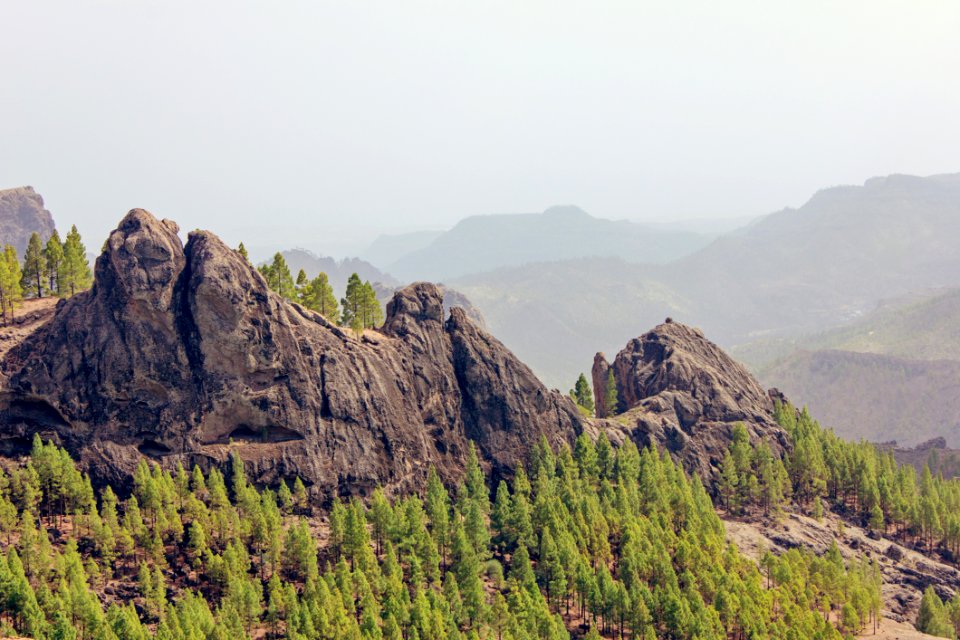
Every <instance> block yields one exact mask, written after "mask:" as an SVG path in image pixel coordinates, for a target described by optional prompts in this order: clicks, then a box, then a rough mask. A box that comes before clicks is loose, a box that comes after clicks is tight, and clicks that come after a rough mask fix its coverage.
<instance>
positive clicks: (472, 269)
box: [386, 206, 712, 280]
mask: <svg viewBox="0 0 960 640" xmlns="http://www.w3.org/2000/svg"><path fill="white" fill-rule="evenodd" d="M711 239H712V236H706V235H701V234H697V233H692V232H689V231H677V230H671V229H661V228H655V227H652V226H647V225H642V224H638V223H635V222H629V221H626V220H604V219H601V218H594V217H593V216H591V215H589V214H588V213H586V212H585V211H583V210H582V209H579V208H577V207H572V206H565V207H551V208H550V209H547V210H546V211H544V212H543V213H524V214H504V215H486V216H472V217H469V218H465V219H463V220H461V221H460V222H459V223H457V225H456V226H455V227H454V228H453V229H451V230H449V231H447V232H445V233H443V234H442V235H440V236H439V237H437V238H436V239H434V240H433V241H432V242H430V244H429V245H427V246H426V247H424V248H422V249H419V250H417V251H413V252H412V253H409V254H407V255H405V256H403V257H402V258H400V259H398V260H396V261H395V262H393V263H390V264H388V265H387V267H386V268H387V270H388V271H389V272H390V273H392V274H394V275H395V276H396V277H398V278H401V279H404V280H421V279H426V280H450V279H453V278H457V277H460V276H465V275H467V274H473V273H480V272H485V271H490V270H493V269H498V268H500V267H508V266H519V265H525V264H529V263H535V262H543V261H555V260H570V259H577V258H586V257H594V256H597V257H618V258H622V259H623V260H628V261H630V262H637V263H662V262H667V261H670V260H674V259H676V258H679V257H680V256H683V255H686V254H688V253H691V252H692V251H695V250H697V249H699V248H700V247H703V246H704V245H706V244H707V243H708V242H709V241H710V240H711Z"/></svg>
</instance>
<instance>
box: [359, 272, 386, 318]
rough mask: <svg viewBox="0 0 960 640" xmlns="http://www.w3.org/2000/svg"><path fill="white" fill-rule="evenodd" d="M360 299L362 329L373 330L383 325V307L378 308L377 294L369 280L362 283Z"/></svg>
mask: <svg viewBox="0 0 960 640" xmlns="http://www.w3.org/2000/svg"><path fill="white" fill-rule="evenodd" d="M361 299H362V302H361V305H362V309H363V326H364V328H365V329H374V328H376V327H378V326H379V325H381V324H383V307H381V306H380V301H379V300H377V292H376V290H375V289H374V288H373V285H371V284H370V281H369V280H368V281H367V282H364V283H363V289H362V292H361Z"/></svg>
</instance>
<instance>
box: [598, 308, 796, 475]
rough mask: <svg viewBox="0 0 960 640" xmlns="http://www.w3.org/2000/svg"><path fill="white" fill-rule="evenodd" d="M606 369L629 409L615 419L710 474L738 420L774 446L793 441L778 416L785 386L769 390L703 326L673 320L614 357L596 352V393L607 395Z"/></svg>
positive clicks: (636, 436)
mask: <svg viewBox="0 0 960 640" xmlns="http://www.w3.org/2000/svg"><path fill="white" fill-rule="evenodd" d="M608 369H612V370H613V376H614V380H615V381H616V384H617V394H618V399H619V403H620V409H622V410H625V412H624V413H623V414H622V415H621V416H618V417H617V418H616V419H615V420H614V421H615V422H617V423H619V424H621V425H625V427H624V428H625V429H626V430H627V431H628V432H629V434H630V435H631V436H632V437H633V438H634V439H635V440H636V441H637V442H638V443H639V444H640V445H643V446H645V445H648V444H656V445H658V446H660V447H661V448H665V449H667V450H668V451H670V452H671V453H673V454H674V455H676V456H677V457H678V458H680V459H681V460H682V461H683V463H684V465H685V466H686V468H687V469H688V470H689V471H697V472H699V473H700V474H701V475H702V476H704V477H710V476H712V475H713V473H714V471H715V469H716V468H717V467H718V466H719V464H720V462H721V460H722V459H723V455H724V453H725V452H726V450H727V448H728V447H729V443H730V439H731V436H732V433H733V427H734V426H735V425H736V424H737V423H743V424H744V426H745V427H746V428H747V431H748V432H749V433H750V436H751V439H753V440H758V439H764V440H766V441H767V442H768V443H769V444H770V445H771V447H772V448H773V449H774V451H775V452H780V451H783V450H784V449H786V448H787V447H788V439H787V435H786V433H785V432H784V431H783V430H782V429H781V428H780V427H779V426H778V425H777V424H776V421H775V420H774V418H773V410H774V400H775V399H782V396H780V394H779V392H777V391H776V390H771V391H764V390H763V388H762V387H761V386H760V385H759V383H758V382H757V381H756V379H754V378H753V376H752V375H750V373H749V372H748V371H747V370H746V369H745V368H744V367H743V366H742V365H740V364H739V363H737V362H736V361H735V360H733V359H732V358H730V356H728V355H727V354H726V353H724V351H723V350H722V349H720V348H719V347H718V346H717V345H715V344H713V343H712V342H710V341H709V340H707V339H706V337H704V335H703V333H702V332H701V331H700V330H699V329H694V328H691V327H688V326H686V325H683V324H680V323H676V322H672V321H669V320H668V321H667V322H665V323H664V324H661V325H659V326H657V327H655V328H654V329H653V330H651V331H649V332H647V333H645V334H643V335H642V336H640V337H639V338H635V339H633V340H631V341H630V342H629V343H627V346H626V347H625V348H624V349H623V350H622V351H620V353H618V354H617V356H616V358H615V359H614V361H613V363H608V362H607V360H606V358H605V357H604V356H603V354H602V353H598V354H597V356H596V357H595V359H594V364H593V384H594V396H595V397H596V398H598V399H601V398H603V396H604V390H605V388H606V381H607V375H608V374H607V371H608ZM598 406H601V407H602V409H603V410H604V411H606V410H607V407H603V406H602V404H598ZM601 415H603V414H601ZM614 421H611V422H614Z"/></svg>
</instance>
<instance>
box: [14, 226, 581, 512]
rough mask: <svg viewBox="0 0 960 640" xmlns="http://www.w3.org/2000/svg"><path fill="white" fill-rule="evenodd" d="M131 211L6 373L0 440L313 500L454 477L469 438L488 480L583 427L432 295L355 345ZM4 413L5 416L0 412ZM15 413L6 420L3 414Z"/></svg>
mask: <svg viewBox="0 0 960 640" xmlns="http://www.w3.org/2000/svg"><path fill="white" fill-rule="evenodd" d="M177 231H178V229H177V226H176V224H175V223H173V222H171V221H169V220H163V221H161V220H157V219H156V218H154V217H153V216H152V215H150V214H149V213H147V212H146V211H143V210H139V209H135V210H133V211H131V212H130V213H129V214H128V215H127V216H126V217H125V218H124V219H123V221H122V222H121V223H120V225H119V227H118V228H117V229H116V230H115V231H114V232H113V233H112V234H111V235H110V238H109V240H108V241H107V244H106V247H105V250H104V253H103V255H101V256H100V257H99V258H98V259H97V263H96V269H95V282H94V286H93V288H92V289H91V290H90V291H88V292H85V293H82V294H78V295H77V296H74V297H73V298H71V299H70V300H68V301H66V302H64V303H62V304H61V305H60V307H59V308H58V310H57V313H56V315H55V317H54V318H53V320H52V321H51V322H50V323H49V324H47V325H46V326H45V327H43V328H41V329H40V330H38V331H37V332H36V333H35V334H34V335H33V336H31V337H30V338H29V339H28V340H27V341H26V342H24V343H23V344H21V345H20V346H19V347H18V348H16V349H15V350H14V351H15V353H14V352H11V354H10V355H8V357H7V358H6V359H5V361H4V363H3V364H4V366H5V367H6V368H13V369H14V370H12V371H9V373H10V376H11V377H10V382H9V385H8V389H7V390H6V391H5V392H4V396H3V399H2V400H0V405H2V406H0V410H2V411H0V415H2V416H3V417H2V418H0V421H2V422H4V423H5V424H4V425H3V438H6V439H10V440H13V439H19V440H17V442H22V439H23V438H27V437H30V436H32V434H33V433H35V432H39V433H41V434H42V435H44V436H45V437H48V436H51V437H56V438H57V439H59V440H60V441H61V442H62V443H63V444H65V445H66V446H68V447H69V448H70V449H72V450H73V451H74V452H76V453H77V454H79V455H80V456H81V460H82V461H83V462H84V463H85V464H86V465H87V466H88V467H89V468H90V469H91V471H93V472H94V474H95V475H97V476H99V477H101V478H103V479H115V480H120V479H123V478H125V477H126V474H128V473H129V472H130V471H131V470H132V469H133V467H134V466H135V465H136V463H137V462H138V460H139V459H140V458H141V457H142V456H143V455H147V456H151V457H154V458H157V459H159V460H161V461H163V463H164V464H169V465H172V464H175V463H176V462H177V461H182V462H184V464H192V463H194V462H198V463H201V464H203V463H216V462H222V461H223V460H225V459H226V457H227V455H228V454H229V452H230V451H235V452H236V453H238V454H239V455H240V456H241V457H242V458H243V459H244V461H245V462H246V463H247V471H248V474H250V476H251V478H252V479H254V480H255V481H258V482H263V483H273V482H277V481H278V480H279V479H280V478H291V477H293V476H300V477H302V478H303V479H304V480H305V481H306V482H307V483H310V484H313V485H314V486H315V488H314V491H315V493H316V494H317V496H318V497H329V496H331V495H333V494H335V493H360V494H363V493H365V492H367V491H369V490H370V489H372V488H373V487H374V486H375V485H377V484H383V485H385V486H387V487H388V488H391V489H409V488H413V487H416V486H418V485H419V484H420V483H421V482H423V480H424V478H425V476H426V472H427V470H428V468H429V466H430V465H434V466H436V467H437V469H438V471H439V472H440V473H441V474H442V475H443V476H445V477H446V478H447V479H451V480H452V479H455V478H457V477H458V476H459V474H460V473H461V472H462V465H463V461H464V459H465V455H464V452H465V450H466V448H467V447H468V439H472V440H475V441H476V442H477V446H478V447H479V449H480V454H481V456H482V457H483V458H484V459H486V460H488V461H489V463H490V465H491V466H492V468H493V469H494V470H495V471H498V472H505V471H508V470H510V469H512V468H513V466H514V465H515V464H516V462H517V461H518V460H519V459H522V458H523V457H524V456H525V455H526V453H527V452H528V451H529V450H530V447H532V446H533V445H534V444H535V443H536V442H537V441H538V440H539V438H540V437H541V436H546V437H547V439H548V440H549V441H550V442H552V443H554V444H558V443H559V442H561V441H564V442H571V441H572V440H573V439H574V438H575V437H576V435H577V434H578V433H579V432H580V431H581V430H582V428H583V424H582V421H581V418H580V417H579V415H578V413H577V411H576V409H575V407H574V406H573V404H572V403H571V402H570V401H569V399H567V398H566V397H564V396H562V395H560V394H559V393H556V392H552V391H548V390H547V389H545V388H544V387H543V385H542V384H541V383H540V382H539V381H538V380H537V379H536V377H535V376H534V375H533V374H532V372H531V371H530V370H529V369H528V368H527V367H526V366H525V365H523V364H522V363H521V362H519V361H518V360H517V359H516V358H515V357H514V356H513V354H511V353H510V352H509V351H508V350H507V349H506V348H505V347H503V345H502V344H500V342H498V341H497V340H495V339H494V338H492V337H491V336H489V335H487V334H486V333H484V332H483V331H482V330H481V329H479V328H477V327H476V326H475V325H474V324H473V323H472V322H471V321H470V320H469V319H468V318H467V316H466V314H465V313H463V312H462V311H460V310H458V309H456V308H455V309H453V310H452V312H451V314H450V317H449V319H448V320H446V321H444V311H443V298H442V295H441V294H440V292H439V291H438V290H437V288H436V287H434V286H433V285H430V284H424V283H418V284H414V285H411V286H409V287H406V288H404V289H402V290H400V291H398V292H397V293H396V294H395V296H394V298H393V299H392V300H391V302H390V303H389V304H388V306H387V314H386V322H385V324H384V327H383V329H382V330H381V331H379V332H373V331H368V332H366V333H365V334H364V335H363V336H362V337H361V338H360V339H357V338H356V337H354V336H353V335H352V334H349V333H347V332H345V331H343V330H342V329H340V328H339V327H336V326H334V325H332V324H330V323H329V322H327V321H326V320H325V319H324V318H323V317H321V316H320V315H318V314H316V313H314V312H312V311H309V310H306V309H303V308H301V307H300V306H298V305H295V304H290V303H287V302H285V301H283V300H281V299H280V298H279V297H278V296H276V295H275V294H273V293H272V292H270V291H269V290H268V288H267V286H266V283H265V281H264V280H263V278H262V277H261V276H260V274H258V273H257V272H256V270H255V269H253V268H252V267H251V266H250V265H249V264H247V263H246V262H245V261H244V260H243V258H242V257H241V256H240V255H239V254H237V253H236V252H235V251H233V250H232V249H230V248H228V247H227V246H226V245H224V244H223V243H222V242H221V241H220V240H219V239H218V238H217V237H216V236H214V235H213V234H211V233H209V232H204V231H200V232H194V233H191V234H190V237H189V241H188V242H187V244H186V246H183V245H182V244H181V242H180V239H179V237H178V235H177ZM4 409H7V410H4ZM9 409H14V410H9Z"/></svg>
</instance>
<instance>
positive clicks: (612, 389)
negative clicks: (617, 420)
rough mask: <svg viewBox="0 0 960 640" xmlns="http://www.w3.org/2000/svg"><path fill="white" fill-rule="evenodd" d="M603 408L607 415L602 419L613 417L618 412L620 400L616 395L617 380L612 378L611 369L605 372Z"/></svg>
mask: <svg viewBox="0 0 960 640" xmlns="http://www.w3.org/2000/svg"><path fill="white" fill-rule="evenodd" d="M603 406H604V407H606V410H607V413H606V415H605V416H603V417H608V416H614V415H616V414H618V413H619V412H620V399H619V396H618V395H617V380H616V378H614V377H613V369H608V370H607V387H606V390H605V393H604V402H603Z"/></svg>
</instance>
